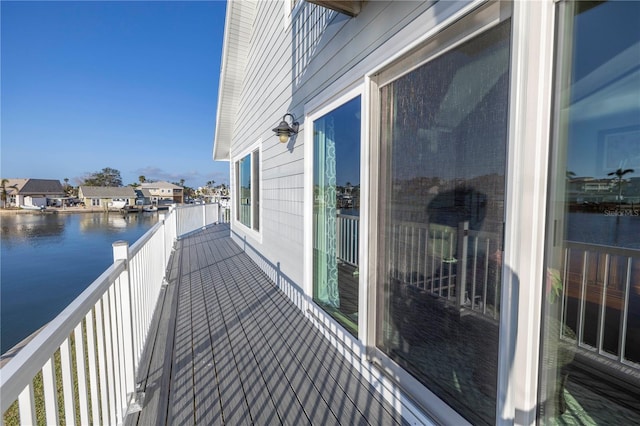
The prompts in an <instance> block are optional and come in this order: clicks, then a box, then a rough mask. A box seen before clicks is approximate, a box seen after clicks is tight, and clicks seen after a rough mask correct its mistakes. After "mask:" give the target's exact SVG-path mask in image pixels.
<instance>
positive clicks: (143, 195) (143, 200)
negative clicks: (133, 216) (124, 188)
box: [134, 188, 152, 206]
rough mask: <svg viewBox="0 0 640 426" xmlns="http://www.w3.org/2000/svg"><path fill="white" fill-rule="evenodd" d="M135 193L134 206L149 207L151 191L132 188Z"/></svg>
mask: <svg viewBox="0 0 640 426" xmlns="http://www.w3.org/2000/svg"><path fill="white" fill-rule="evenodd" d="M134 189H135V191H136V196H137V198H136V205H142V206H147V205H151V199H152V195H151V191H149V190H148V189H146V188H142V189H139V188H134Z"/></svg>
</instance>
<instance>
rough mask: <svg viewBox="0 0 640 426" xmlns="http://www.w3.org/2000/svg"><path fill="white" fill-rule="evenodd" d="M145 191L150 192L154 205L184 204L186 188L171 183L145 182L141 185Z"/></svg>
mask: <svg viewBox="0 0 640 426" xmlns="http://www.w3.org/2000/svg"><path fill="white" fill-rule="evenodd" d="M140 188H141V189H143V190H145V189H146V190H148V191H149V194H150V196H151V201H152V203H153V204H163V202H169V203H179V204H182V203H184V188H183V187H181V186H179V185H175V184H173V183H170V182H165V181H158V182H143V183H142V184H141V185H140Z"/></svg>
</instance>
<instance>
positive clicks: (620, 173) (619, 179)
mask: <svg viewBox="0 0 640 426" xmlns="http://www.w3.org/2000/svg"><path fill="white" fill-rule="evenodd" d="M633 172H634V170H633V169H625V170H622V169H618V170H616V171H615V172H611V173H607V176H614V175H615V176H616V177H615V178H614V179H617V183H618V209H619V208H620V207H622V176H624V175H626V174H627V173H633Z"/></svg>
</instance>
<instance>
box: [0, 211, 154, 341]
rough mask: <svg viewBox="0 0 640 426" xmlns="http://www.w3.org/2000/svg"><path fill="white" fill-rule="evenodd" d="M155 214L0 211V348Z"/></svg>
mask: <svg viewBox="0 0 640 426" xmlns="http://www.w3.org/2000/svg"><path fill="white" fill-rule="evenodd" d="M157 220H158V215H157V214H155V213H140V214H129V215H126V216H123V215H121V214H119V213H113V212H112V213H109V214H106V213H77V214H39V213H38V214H17V215H2V216H0V224H1V228H2V231H1V234H0V235H1V244H0V334H1V335H0V339H1V340H0V346H1V347H0V352H1V353H5V352H6V351H7V350H9V349H11V347H13V346H14V345H15V344H16V343H18V342H20V341H21V340H22V339H24V338H25V337H27V336H29V335H30V334H31V333H33V332H34V331H36V330H38V329H39V328H40V327H42V326H43V325H45V324H46V323H47V322H49V321H51V320H52V319H53V318H55V316H56V315H57V314H59V313H60V312H61V311H62V310H63V309H64V308H65V307H66V306H67V305H68V304H69V303H70V302H71V301H73V300H74V299H75V298H76V297H77V296H78V295H79V294H80V293H81V292H82V291H83V290H84V289H85V288H87V287H88V286H89V284H91V283H92V282H93V281H94V280H95V279H96V278H97V277H98V276H100V274H102V272H104V271H105V270H106V269H107V268H108V267H109V266H110V265H111V264H112V263H113V249H112V243H113V242H115V241H118V240H125V241H128V242H129V244H130V245H131V244H133V243H134V242H135V241H136V240H137V239H138V238H140V237H141V236H142V235H144V233H145V232H146V231H147V230H149V229H150V228H151V227H152V226H153V225H154V224H155V223H156V222H157Z"/></svg>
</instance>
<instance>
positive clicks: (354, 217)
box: [336, 213, 360, 220]
mask: <svg viewBox="0 0 640 426" xmlns="http://www.w3.org/2000/svg"><path fill="white" fill-rule="evenodd" d="M336 217H344V218H347V219H354V220H360V216H356V215H354V214H344V213H338V214H336Z"/></svg>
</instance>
